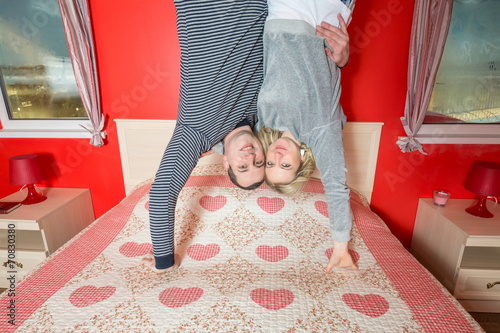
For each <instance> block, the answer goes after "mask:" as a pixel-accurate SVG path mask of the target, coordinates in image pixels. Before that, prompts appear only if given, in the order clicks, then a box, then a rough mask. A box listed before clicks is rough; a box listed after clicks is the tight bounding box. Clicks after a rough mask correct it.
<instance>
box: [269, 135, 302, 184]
mask: <svg viewBox="0 0 500 333" xmlns="http://www.w3.org/2000/svg"><path fill="white" fill-rule="evenodd" d="M300 163H301V157H300V147H299V146H298V145H297V143H295V142H294V141H293V140H291V139H289V138H287V137H281V138H279V139H278V140H276V141H274V142H273V143H272V144H271V145H270V146H269V149H268V151H267V154H266V177H267V179H268V180H269V181H270V182H271V183H273V184H288V183H290V182H291V181H292V180H294V179H295V177H296V176H297V172H298V170H299V166H300Z"/></svg>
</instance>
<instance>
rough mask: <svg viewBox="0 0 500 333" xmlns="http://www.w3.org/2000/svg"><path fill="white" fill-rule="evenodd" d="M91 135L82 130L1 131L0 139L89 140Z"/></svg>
mask: <svg viewBox="0 0 500 333" xmlns="http://www.w3.org/2000/svg"><path fill="white" fill-rule="evenodd" d="M91 137H92V136H91V134H90V133H89V132H88V131H86V130H84V129H82V130H55V129H54V130H20V129H2V130H0V138H54V139H90V138H91Z"/></svg>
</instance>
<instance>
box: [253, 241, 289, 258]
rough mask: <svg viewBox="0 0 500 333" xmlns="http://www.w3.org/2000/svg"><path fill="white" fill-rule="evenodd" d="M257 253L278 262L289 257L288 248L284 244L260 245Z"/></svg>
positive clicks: (261, 256)
mask: <svg viewBox="0 0 500 333" xmlns="http://www.w3.org/2000/svg"><path fill="white" fill-rule="evenodd" d="M255 253H257V255H258V256H259V257H260V258H261V259H264V260H266V261H270V262H278V261H281V260H283V259H285V258H286V257H288V248H287V247H285V246H282V245H277V246H269V245H259V246H258V247H257V249H256V250H255Z"/></svg>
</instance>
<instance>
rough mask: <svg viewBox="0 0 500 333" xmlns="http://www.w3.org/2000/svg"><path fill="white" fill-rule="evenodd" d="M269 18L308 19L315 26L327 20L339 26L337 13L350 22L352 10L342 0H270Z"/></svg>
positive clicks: (268, 2) (268, 4)
mask: <svg viewBox="0 0 500 333" xmlns="http://www.w3.org/2000/svg"><path fill="white" fill-rule="evenodd" d="M267 6H268V16H267V19H268V20H273V19H288V20H302V21H306V22H307V23H309V24H310V25H312V26H313V27H315V26H317V25H319V24H320V23H321V22H322V21H326V22H328V23H330V24H332V25H334V26H337V27H339V26H340V24H339V20H338V19H337V14H338V13H340V14H342V17H343V18H344V20H345V21H346V22H347V23H348V22H349V17H350V15H351V10H350V9H349V8H348V7H347V6H346V5H345V4H344V3H343V2H342V1H341V0H268V1H267Z"/></svg>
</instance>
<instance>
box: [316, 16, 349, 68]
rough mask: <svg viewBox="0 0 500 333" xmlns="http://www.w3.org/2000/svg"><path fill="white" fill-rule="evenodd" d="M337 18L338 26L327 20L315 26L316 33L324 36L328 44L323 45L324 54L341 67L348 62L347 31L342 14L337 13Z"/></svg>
mask: <svg viewBox="0 0 500 333" xmlns="http://www.w3.org/2000/svg"><path fill="white" fill-rule="evenodd" d="M338 19H339V22H340V28H338V27H336V26H333V25H331V24H329V23H327V22H321V25H319V26H317V27H316V35H317V36H321V37H323V38H325V40H326V42H327V43H328V45H329V46H330V48H328V47H325V52H326V55H327V56H328V58H330V59H331V60H332V61H333V62H334V63H336V64H337V66H339V67H340V68H342V67H344V66H345V65H347V63H348V62H349V56H350V50H349V33H348V32H347V24H346V23H345V21H344V19H343V17H342V15H340V14H339V15H338Z"/></svg>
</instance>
